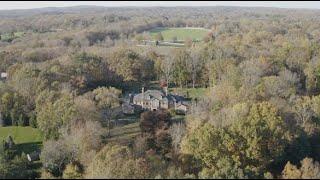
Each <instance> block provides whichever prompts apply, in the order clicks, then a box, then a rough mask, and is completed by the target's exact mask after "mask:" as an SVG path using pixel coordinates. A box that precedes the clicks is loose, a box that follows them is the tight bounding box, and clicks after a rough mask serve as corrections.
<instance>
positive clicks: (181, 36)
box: [150, 28, 210, 41]
mask: <svg viewBox="0 0 320 180" xmlns="http://www.w3.org/2000/svg"><path fill="white" fill-rule="evenodd" d="M209 31H210V30H208V29H193V28H155V29H152V30H151V31H150V34H151V36H152V37H153V38H154V39H155V36H156V35H157V34H158V33H159V32H161V34H162V36H163V38H164V41H172V38H173V37H177V40H178V41H184V40H186V39H188V38H190V39H192V40H199V41H201V40H202V38H203V37H205V35H206V34H207V33H208V32H209Z"/></svg>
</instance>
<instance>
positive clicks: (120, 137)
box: [107, 122, 140, 144]
mask: <svg viewBox="0 0 320 180" xmlns="http://www.w3.org/2000/svg"><path fill="white" fill-rule="evenodd" d="M110 134H111V137H110V138H109V139H108V140H107V142H111V143H112V142H114V143H120V144H128V143H131V142H133V140H134V138H135V137H136V136H138V135H139V134H140V127H139V122H134V123H130V124H127V125H124V126H121V127H115V128H113V129H111V133H110Z"/></svg>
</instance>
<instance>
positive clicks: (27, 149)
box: [15, 142, 42, 154]
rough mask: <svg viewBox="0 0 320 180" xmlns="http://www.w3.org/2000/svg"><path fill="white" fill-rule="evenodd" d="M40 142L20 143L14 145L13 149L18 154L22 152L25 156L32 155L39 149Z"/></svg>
mask: <svg viewBox="0 0 320 180" xmlns="http://www.w3.org/2000/svg"><path fill="white" fill-rule="evenodd" d="M41 146H42V142H30V143H21V144H16V145H15V149H16V150H17V152H18V153H19V154H22V152H24V153H25V154H28V153H32V152H34V151H38V150H40V149H41Z"/></svg>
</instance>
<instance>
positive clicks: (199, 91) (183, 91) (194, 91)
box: [169, 88, 207, 99]
mask: <svg viewBox="0 0 320 180" xmlns="http://www.w3.org/2000/svg"><path fill="white" fill-rule="evenodd" d="M169 91H170V92H171V93H178V94H180V95H184V96H188V98H192V99H194V98H198V99H199V98H201V97H203V96H204V95H205V93H206V91H207V88H169Z"/></svg>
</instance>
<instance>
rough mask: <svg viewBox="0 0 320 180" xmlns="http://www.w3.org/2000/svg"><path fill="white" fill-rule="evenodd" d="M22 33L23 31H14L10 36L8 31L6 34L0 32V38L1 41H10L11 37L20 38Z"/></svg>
mask: <svg viewBox="0 0 320 180" xmlns="http://www.w3.org/2000/svg"><path fill="white" fill-rule="evenodd" d="M23 35H24V32H15V33H14V36H13V37H11V34H10V33H6V34H2V35H1V40H2V41H12V40H13V39H16V38H20V37H22V36H23Z"/></svg>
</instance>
